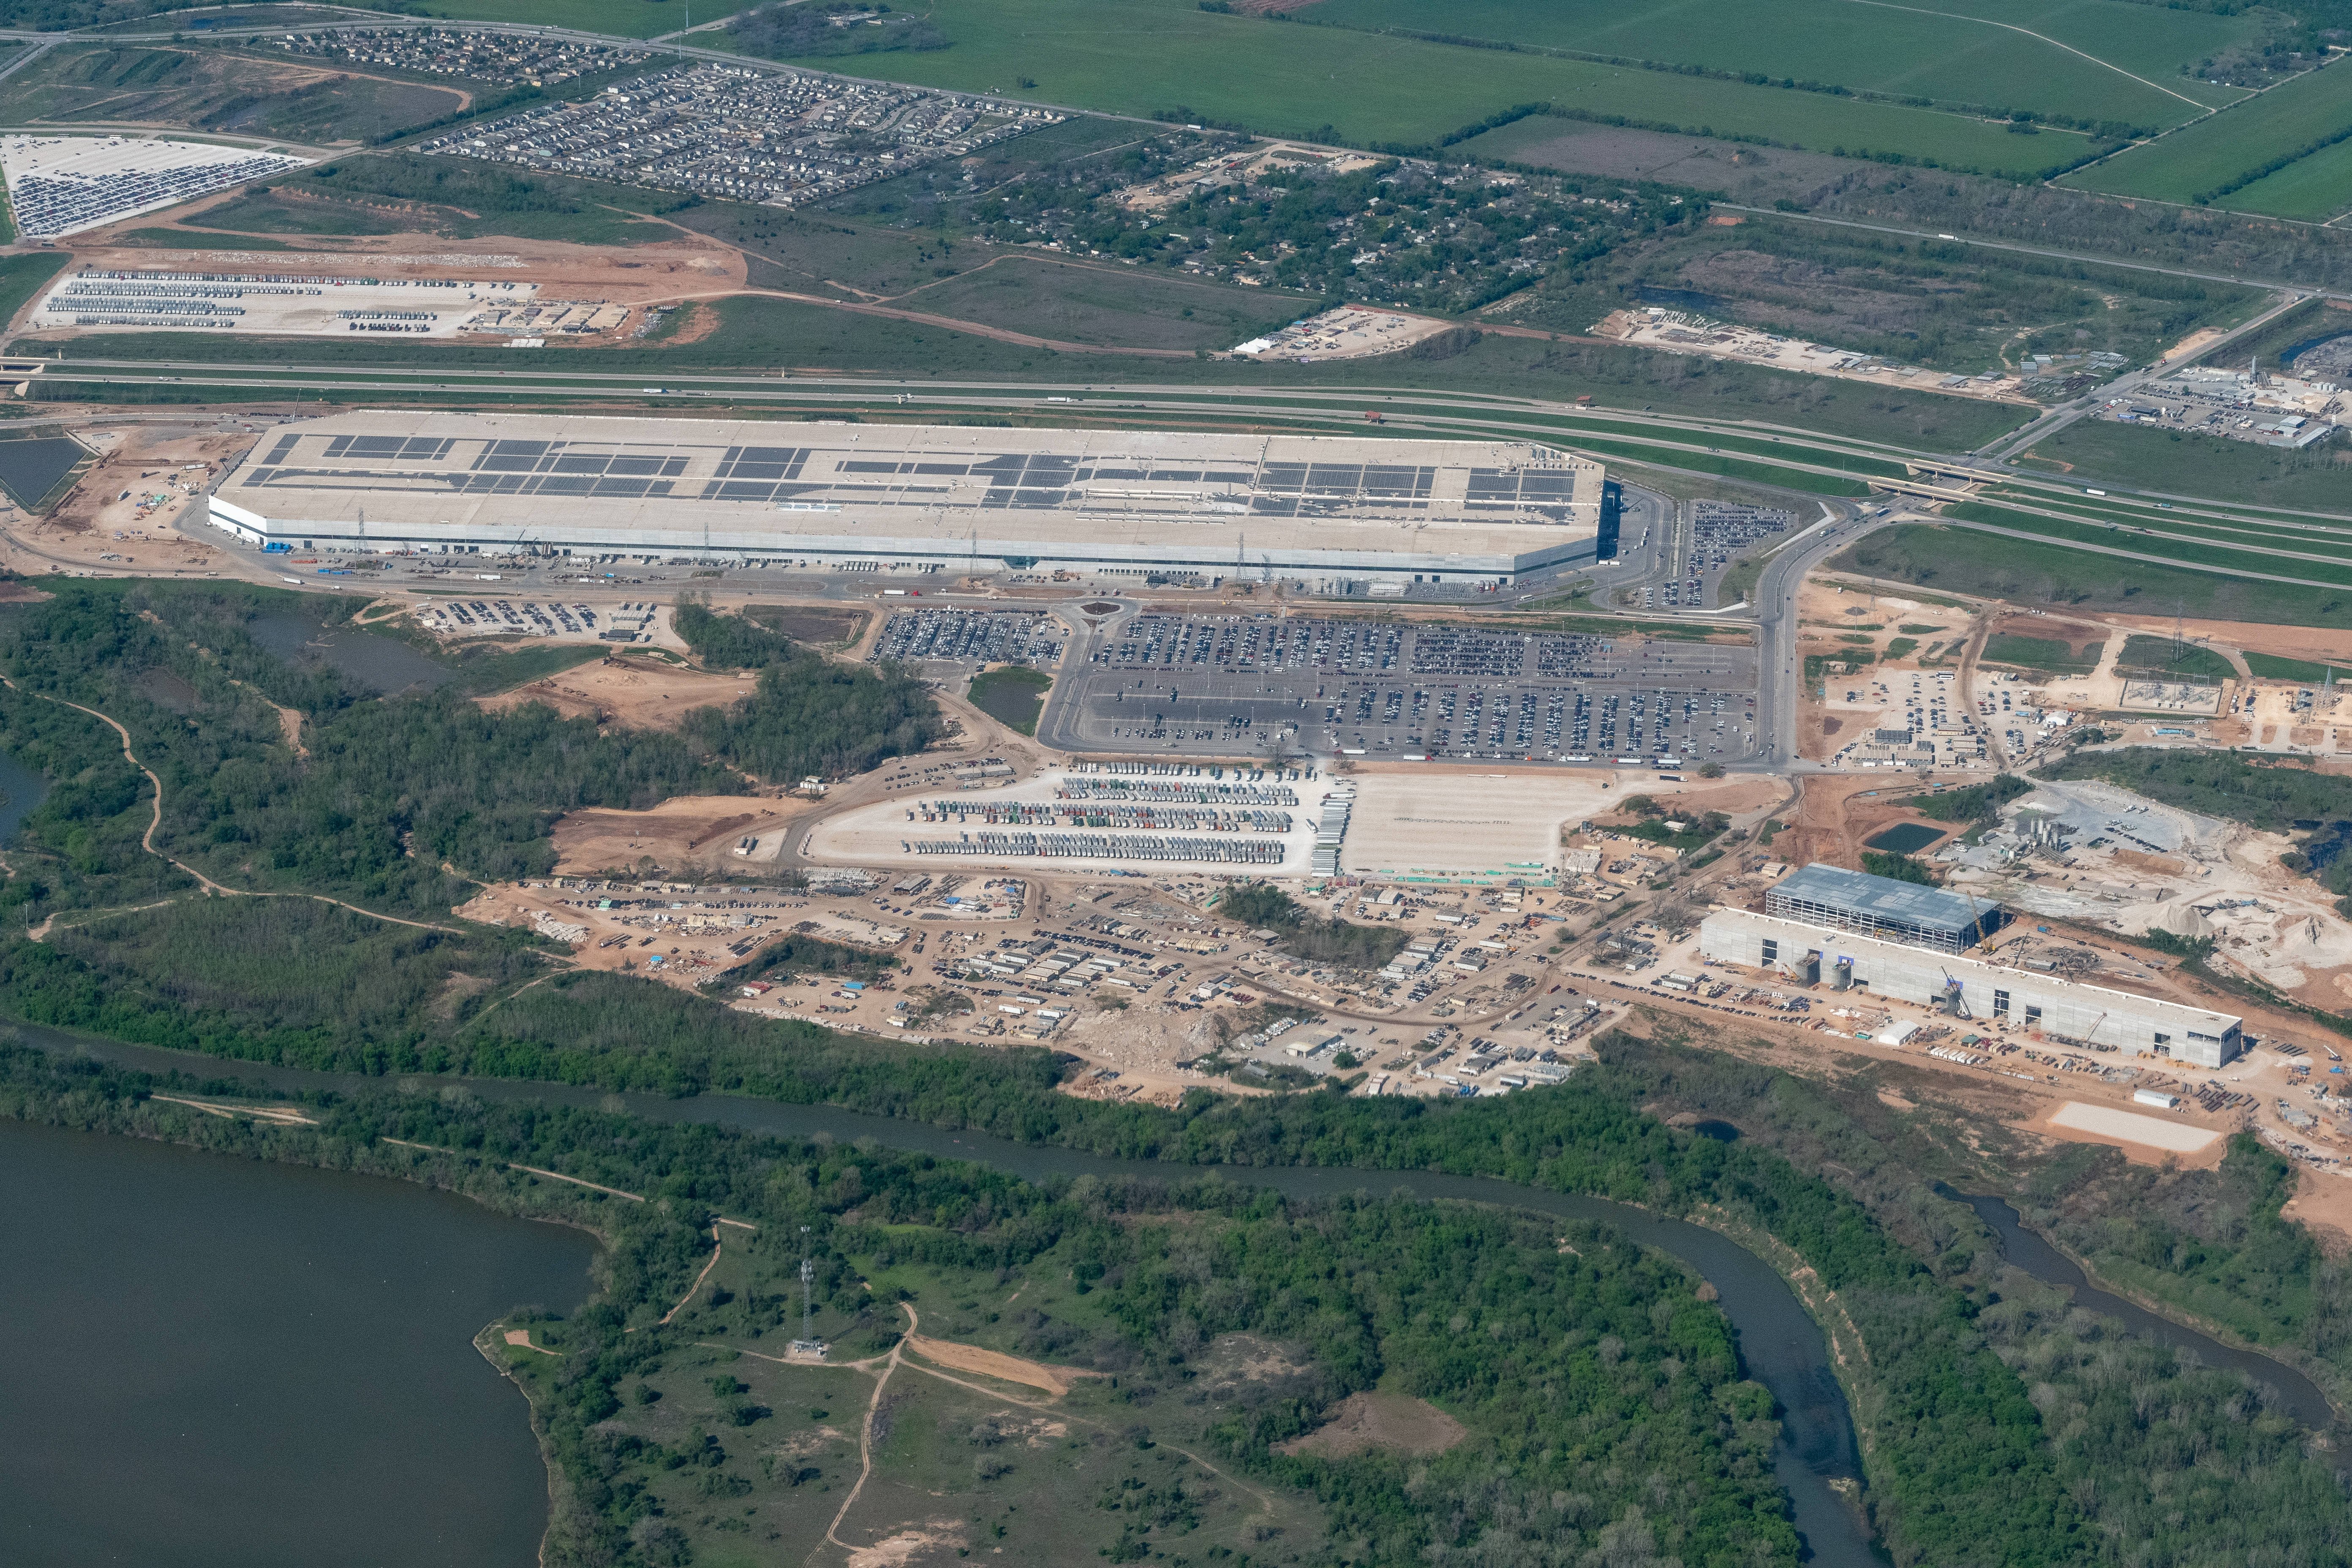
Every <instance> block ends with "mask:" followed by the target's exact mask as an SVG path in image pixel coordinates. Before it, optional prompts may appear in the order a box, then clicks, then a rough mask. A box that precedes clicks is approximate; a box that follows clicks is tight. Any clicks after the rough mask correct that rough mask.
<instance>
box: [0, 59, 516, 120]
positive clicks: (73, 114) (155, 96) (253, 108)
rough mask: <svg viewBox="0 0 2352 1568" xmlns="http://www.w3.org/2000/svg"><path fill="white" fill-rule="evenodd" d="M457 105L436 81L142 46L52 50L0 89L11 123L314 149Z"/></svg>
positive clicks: (454, 91) (452, 91)
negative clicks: (281, 140) (200, 135)
mask: <svg viewBox="0 0 2352 1568" xmlns="http://www.w3.org/2000/svg"><path fill="white" fill-rule="evenodd" d="M476 85H478V84H476ZM465 102H466V97H465V94H464V92H463V90H462V89H459V88H457V87H454V86H451V85H448V84H446V83H443V84H437V85H436V84H434V83H429V82H425V81H411V80H404V79H397V78H388V77H379V76H374V75H359V74H355V73H353V72H351V71H340V70H333V69H332V68H331V67H325V66H320V65H314V64H311V63H309V62H296V61H291V60H286V59H270V58H264V57H259V56H256V55H251V54H247V53H243V52H241V51H236V50H230V49H219V48H207V47H194V48H170V47H156V46H150V45H142V44H121V45H96V46H90V47H66V48H60V49H58V50H55V51H53V52H52V53H51V54H49V55H48V56H47V58H43V59H41V60H38V61H37V62H35V63H34V65H33V66H31V67H30V68H28V69H26V70H25V71H23V72H21V73H20V74H18V75H16V76H13V77H10V78H8V79H6V80H5V82H0V114H5V116H6V117H7V122H8V123H10V124H14V125H21V124H26V123H33V122H40V123H47V122H57V123H59V124H68V125H69V124H74V123H92V124H112V123H128V124H137V125H142V126H157V127H177V128H182V129H186V130H193V131H213V132H238V133H242V134H246V135H260V136H287V137H292V138H296V139H298V140H301V141H306V142H341V141H354V140H359V139H362V138H365V137H370V136H375V135H380V134H384V133H387V132H394V131H397V130H399V129H401V128H403V127H404V126H409V125H415V124H420V123H422V122H424V121H428V120H433V119H436V118H437V117H439V116H441V115H445V114H449V113H452V112H454V111H456V110H457V109H458V108H460V107H461V106H462V105H463V104H464V103H465Z"/></svg>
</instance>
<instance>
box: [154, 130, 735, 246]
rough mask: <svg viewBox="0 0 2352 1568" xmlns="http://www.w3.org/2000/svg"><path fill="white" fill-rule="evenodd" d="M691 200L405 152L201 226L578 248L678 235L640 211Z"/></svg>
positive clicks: (254, 199)
mask: <svg viewBox="0 0 2352 1568" xmlns="http://www.w3.org/2000/svg"><path fill="white" fill-rule="evenodd" d="M689 205H693V203H692V198H690V197H684V196H679V195H675V194H673V193H670V192H666V191H652V190H642V189H639V188H637V187H635V186H631V185H613V184H602V183H600V182H597V181H593V180H575V179H570V178H567V177H565V176H563V175H561V174H528V175H517V174H512V173H510V172H509V171H508V170H506V169H504V168H501V167H499V166H497V165H493V164H487V163H474V162H472V161H470V160H467V159H459V158H427V157H425V156H423V155H421V154H418V153H394V154H390V155H388V156H381V157H359V158H343V159H338V160H336V161H335V162H333V163H324V164H321V165H320V166H319V167H317V168H314V169H310V170H307V171H305V172H304V173H302V174H297V175H295V176H292V177H291V178H289V179H287V180H284V181H282V182H280V183H279V184H277V185H275V186H260V187H256V189H255V190H254V191H253V193H252V194H250V195H245V196H241V197H239V198H237V199H236V200H235V201H232V202H229V203H227V204H226V205H222V206H219V207H215V208H213V209H211V210H209V211H207V212H204V213H200V214H197V215H196V216H194V217H193V218H191V219H190V220H189V221H191V222H192V223H194V224H196V225H198V226H202V227H205V228H219V229H226V230H230V231H233V232H242V233H247V234H263V235H269V234H317V235H373V234H399V233H405V232H411V231H415V230H420V229H422V230H430V231H431V232H433V233H436V234H440V235H444V236H446V237H450V238H453V239H478V238H483V237H495V236H499V235H511V236H514V237H517V238H520V239H563V240H571V241H572V242H574V243H576V244H581V245H636V244H645V243H649V242H652V241H656V240H663V239H672V238H675V237H677V230H676V229H673V228H671V227H670V226H668V225H667V224H658V223H652V222H646V221H643V220H641V219H640V217H639V216H637V215H639V214H651V213H665V212H669V211H673V210H676V209H677V208H679V207H682V206H689Z"/></svg>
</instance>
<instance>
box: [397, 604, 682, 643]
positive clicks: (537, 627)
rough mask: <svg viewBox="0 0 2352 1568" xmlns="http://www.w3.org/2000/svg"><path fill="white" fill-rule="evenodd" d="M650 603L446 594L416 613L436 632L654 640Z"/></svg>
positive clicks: (474, 635)
mask: <svg viewBox="0 0 2352 1568" xmlns="http://www.w3.org/2000/svg"><path fill="white" fill-rule="evenodd" d="M654 615H655V607H654V606H653V605H651V604H643V605H637V604H629V605H620V606H619V607H617V608H615V607H614V606H612V605H606V606H604V609H603V610H601V611H599V610H595V609H592V608H590V607H589V606H588V605H573V604H563V603H560V602H558V601H556V600H552V599H551V600H547V601H545V602H544V603H542V602H541V601H540V600H537V599H446V600H442V601H439V602H437V603H432V604H427V605H424V606H422V607H421V608H419V609H418V611H417V613H416V619H417V622H418V624H419V625H421V626H424V627H425V630H427V631H429V632H432V633H434V634H435V635H436V636H438V637H569V638H572V639H575V640H577V639H580V638H585V637H593V638H595V639H596V640H597V641H599V642H629V643H634V642H650V641H652V640H653V638H652V637H651V635H650V631H649V628H650V626H651V623H652V621H653V619H654Z"/></svg>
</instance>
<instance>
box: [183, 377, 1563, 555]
mask: <svg viewBox="0 0 2352 1568" xmlns="http://www.w3.org/2000/svg"><path fill="white" fill-rule="evenodd" d="M1603 479H1604V475H1603V472H1602V469H1601V465H1600V464H1598V463H1595V462H1592V461H1591V460H1590V459H1588V458H1580V457H1576V456H1573V455H1571V454H1569V453H1566V452H1561V451H1557V450H1554V449H1552V448H1550V447H1543V446H1538V445H1535V444H1532V443H1526V442H1498V441H1430V440H1399V439H1394V438H1391V437H1331V436H1288V435H1282V436H1262V435H1260V436H1248V435H1234V434H1222V433H1221V434H1204V433H1198V432H1169V431H1146V432H1138V431H1130V430H1015V429H1003V428H989V427H973V426H907V425H849V424H830V423H806V424H798V423H793V424H788V423H783V422H781V421H774V422H769V421H761V422H752V421H728V420H705V419H633V418H592V417H573V416H552V415H515V414H476V413H431V412H426V413H419V412H410V411H402V412H354V413H349V414H339V415H335V416H331V417H328V418H324V419H319V420H313V421H310V422H307V423H304V424H301V425H297V426H282V427H280V428H278V429H277V430H274V431H271V432H269V433H268V434H266V435H265V436H264V437H262V439H261V440H260V442H259V443H258V444H257V446H256V447H254V449H253V450H252V452H251V453H250V454H248V455H247V458H245V459H244V461H243V462H242V463H241V464H240V465H239V466H238V467H237V468H236V469H235V470H234V471H233V472H232V473H231V474H230V475H229V476H228V477H227V478H226V479H223V481H222V482H221V483H220V485H219V487H218V488H217V489H216V491H215V494H214V495H213V497H212V498H211V517H212V521H213V522H214V523H215V525H217V526H219V527H221V528H223V529H225V530H226V531H229V532H231V533H234V534H236V535H237V536H238V537H239V538H241V539H244V540H247V541H248V542H256V543H283V544H288V545H291V546H292V547H294V548H296V549H299V550H305V551H311V550H317V551H332V550H341V551H366V552H386V553H425V554H450V555H463V554H485V555H490V554H500V555H502V554H510V553H516V552H531V553H539V554H553V555H559V556H572V557H585V558H587V559H588V560H590V561H595V560H606V561H612V560H625V561H641V562H646V563H654V562H675V561H679V560H689V561H695V562H703V561H709V562H711V563H719V564H731V563H768V564H796V563H808V564H810V565H824V566H828V567H836V568H839V567H847V568H851V569H856V568H859V567H870V568H873V569H879V570H891V569H898V570H907V569H914V570H926V569H929V570H964V569H978V570H981V571H994V570H998V569H1000V568H1003V567H1006V566H1010V567H1013V568H1015V569H1020V570H1029V569H1036V570H1051V569H1055V568H1066V569H1069V570H1072V571H1077V572H1084V573H1087V574H1123V575H1134V576H1142V575H1146V574H1152V573H1160V572H1181V573H1189V574H1214V575H1221V576H1263V577H1294V578H1303V579H1307V580H1310V581H1312V582H1315V583H1316V584H1318V585H1320V584H1327V583H1329V582H1332V581H1334V580H1337V579H1347V578H1367V579H1380V580H1386V581H1406V582H1411V581H1421V580H1435V581H1445V582H1476V581H1487V582H1508V581H1511V580H1513V579H1515V578H1517V577H1518V576H1520V575H1522V574H1527V573H1531V572H1535V571H1538V570H1540V569H1543V568H1547V567H1552V566H1557V565H1561V564H1567V563H1574V562H1577V561H1580V560H1591V558H1592V556H1593V551H1594V545H1595V542H1596V540H1597V538H1598V535H1599V531H1600V521H1601V489H1602V483H1603Z"/></svg>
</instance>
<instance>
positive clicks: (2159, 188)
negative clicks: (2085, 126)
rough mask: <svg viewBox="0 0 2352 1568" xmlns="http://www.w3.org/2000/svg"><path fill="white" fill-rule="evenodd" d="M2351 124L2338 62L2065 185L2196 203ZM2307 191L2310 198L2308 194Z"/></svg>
mask: <svg viewBox="0 0 2352 1568" xmlns="http://www.w3.org/2000/svg"><path fill="white" fill-rule="evenodd" d="M2347 127H2352V68H2344V67H2341V66H2332V67H2329V68H2326V69H2322V70H2315V71H2312V72H2310V73H2309V74H2307V75H2305V76H2299V77H2296V78H2294V79H2293V80H2291V81H2288V82H2285V83H2284V84H2282V85H2281V86H2278V87H2274V88H2273V89H2270V90H2269V91H2268V92H2265V93H2263V95H2262V96H2261V97H2259V98H2256V99H2252V100H2249V101H2247V102H2245V103H2242V104H2239V105H2237V106H2235V107H2233V108H2231V109H2227V110H2222V111H2221V113H2218V114H2215V115H2213V116H2211V117H2210V118H2209V119H2205V120H2200V121H2198V122H2197V123H2196V124H2194V125H2190V126H2186V127H2184V128H2182V129H2181V130H2179V131H2175V132H2171V133H2170V134H2169V135H2167V136H2163V137H2160V138H2158V140H2156V141H2154V142H2149V143H2147V145H2146V146H2141V147H2134V148H2131V149H2129V150H2127V151H2126V152H2124V153H2118V154H2117V155H2116V156H2115V157H2113V158H2110V159H2109V160H2107V161H2106V162H2105V163H2100V164H2098V165H2096V166H2095V167H2093V168H2089V169H2084V170H2083V171H2082V172H2081V173H2079V174H2070V175H2068V176H2067V177H2066V179H2065V181H2064V183H2065V184H2070V185H2076V186H2079V187H2081V188H2082V189H2084V190H2088V191H2103V192H2105V193H2106V194H2107V195H2115V196H2146V197H2148V198H2149V199H2151V200H2155V201H2165V202H2198V201H2200V200H2203V199H2208V198H2210V196H2211V195H2213V194H2214V193H2217V192H2219V191H2221V187H2223V186H2225V185H2227V184H2230V183H2231V182H2232V181H2234V180H2237V179H2239V178H2241V177H2242V176H2244V175H2247V174H2252V173H2253V172H2254V171H2256V170H2258V169H2260V168H2261V167H2262V166H2263V164H2265V163H2268V162H2270V161H2271V160H2272V159H2273V158H2279V157H2284V156H2287V155H2289V154H2292V153H2295V152H2297V151H2298V150H2300V149H2302V148H2305V147H2307V146H2310V145H2311V144H2312V143H2313V142H2317V141H2319V140H2321V139H2322V138H2324V137H2327V136H2332V135H2335V134H2336V132H2340V131H2343V130H2345V129H2346V128H2347ZM2289 167H2292V165H2289ZM2271 177H2272V178H2273V179H2274V178H2276V177H2277V176H2276V175H2273V176H2271ZM2247 189H2249V190H2251V189H2252V185H2249V186H2248V187H2247ZM2302 194H2303V199H2305V200H2308V199H2309V195H2308V192H2307V191H2305V192H2303V193H2302ZM2238 195H2239V198H2240V199H2233V200H2231V201H2229V202H2228V204H2227V205H2231V206H2233V207H2242V206H2244V205H2245V203H2244V201H2243V200H2242V193H2238Z"/></svg>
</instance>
